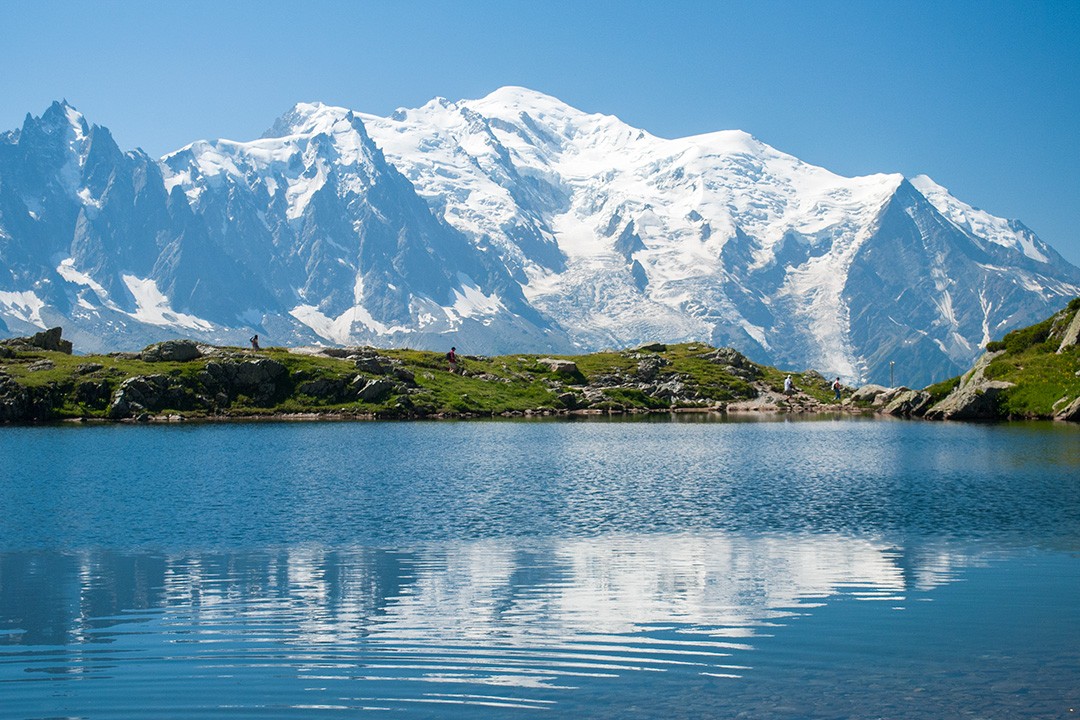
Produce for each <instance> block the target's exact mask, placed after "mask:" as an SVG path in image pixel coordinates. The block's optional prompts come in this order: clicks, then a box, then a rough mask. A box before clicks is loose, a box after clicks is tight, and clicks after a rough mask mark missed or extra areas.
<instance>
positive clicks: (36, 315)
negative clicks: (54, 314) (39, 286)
mask: <svg viewBox="0 0 1080 720" xmlns="http://www.w3.org/2000/svg"><path fill="white" fill-rule="evenodd" d="M0 306H3V307H4V309H5V310H6V312H7V313H8V314H10V315H11V316H13V317H16V318H18V319H19V320H22V321H23V322H25V323H30V324H31V325H36V326H37V327H39V328H41V329H43V330H44V329H47V328H46V327H45V322H44V321H43V320H42V319H41V311H42V310H43V309H44V308H45V302H44V301H43V300H42V299H41V298H39V297H38V296H37V294H36V293H34V292H33V291H32V290H23V291H21V292H11V291H4V290H0Z"/></svg>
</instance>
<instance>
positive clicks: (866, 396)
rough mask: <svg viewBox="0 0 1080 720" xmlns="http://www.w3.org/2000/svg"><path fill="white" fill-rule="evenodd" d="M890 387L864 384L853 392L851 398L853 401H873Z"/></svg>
mask: <svg viewBox="0 0 1080 720" xmlns="http://www.w3.org/2000/svg"><path fill="white" fill-rule="evenodd" d="M888 390H889V388H887V387H885V386H884V385H874V384H872V383H871V384H869V385H863V386H862V387H861V388H859V389H858V390H856V391H855V392H853V393H852V394H851V400H852V401H853V402H873V400H874V398H876V397H877V396H878V395H880V394H882V393H883V392H888Z"/></svg>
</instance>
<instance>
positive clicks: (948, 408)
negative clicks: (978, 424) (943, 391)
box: [924, 380, 1013, 420]
mask: <svg viewBox="0 0 1080 720" xmlns="http://www.w3.org/2000/svg"><path fill="white" fill-rule="evenodd" d="M1011 387H1013V384H1012V383H1009V382H1000V381H997V380H990V381H986V380H984V381H982V382H978V383H968V384H966V385H963V386H961V387H958V388H957V389H955V390H953V391H952V392H951V393H949V395H948V397H946V398H945V399H944V400H942V401H941V402H939V403H938V404H937V405H935V406H934V407H932V408H930V409H929V410H927V411H926V415H925V416H924V417H926V418H927V419H928V420H997V419H999V418H1000V417H1001V409H1000V404H1001V396H1002V392H1003V391H1005V390H1007V389H1009V388H1011Z"/></svg>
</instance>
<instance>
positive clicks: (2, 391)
mask: <svg viewBox="0 0 1080 720" xmlns="http://www.w3.org/2000/svg"><path fill="white" fill-rule="evenodd" d="M29 408H30V397H29V393H28V392H27V391H26V388H24V387H23V386H22V385H20V384H19V383H17V382H16V381H15V379H14V378H12V377H11V376H9V375H4V374H3V373H0V422H19V421H22V420H26V419H28V415H29Z"/></svg>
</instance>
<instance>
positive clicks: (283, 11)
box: [0, 0, 1080, 264]
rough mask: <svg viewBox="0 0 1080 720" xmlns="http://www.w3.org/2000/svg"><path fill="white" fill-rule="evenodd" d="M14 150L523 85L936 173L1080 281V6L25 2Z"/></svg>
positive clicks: (178, 134) (718, 0)
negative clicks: (34, 130)
mask: <svg viewBox="0 0 1080 720" xmlns="http://www.w3.org/2000/svg"><path fill="white" fill-rule="evenodd" d="M2 19H3V25H2V26H0V68H2V69H3V70H2V71H0V129H10V128H14V127H17V126H18V125H20V124H21V122H22V118H23V116H24V115H25V114H26V113H27V112H32V113H33V114H35V115H37V114H40V113H41V112H43V111H44V110H45V108H46V107H47V106H48V104H49V103H50V102H52V100H54V99H60V98H67V99H68V101H70V102H71V103H72V104H74V105H75V106H76V107H78V108H79V109H80V110H82V111H83V113H84V114H86V116H87V117H88V119H89V120H90V121H91V122H94V123H97V124H100V125H105V126H107V127H108V128H110V129H111V130H112V131H113V134H114V136H115V137H116V139H117V141H118V142H119V143H120V145H121V147H124V148H133V147H141V148H143V149H145V150H146V151H147V152H149V153H151V154H152V155H160V154H162V153H164V152H167V151H170V150H173V149H176V148H178V147H180V146H182V145H185V144H187V143H188V142H191V141H193V140H196V139H200V138H214V137H228V138H232V139H237V140H246V139H251V138H254V137H256V136H258V135H259V134H261V132H262V131H263V130H264V129H266V128H267V127H269V126H270V125H271V124H272V122H273V120H274V119H275V118H276V117H277V116H278V115H280V114H281V113H282V112H284V111H285V110H286V109H288V108H289V107H290V106H291V105H293V104H294V103H296V102H298V101H309V100H320V101H323V102H327V103H332V104H337V105H344V106H347V107H351V108H354V109H357V110H362V111H365V112H371V113H378V114H387V113H390V112H392V111H393V110H394V109H395V108H397V107H414V106H417V105H421V104H423V103H424V102H426V101H427V100H429V99H430V98H432V97H434V96H436V95H441V96H444V97H448V98H451V99H460V98H475V97H481V96H483V95H486V94H487V93H489V92H490V91H492V90H494V89H495V88H497V87H500V86H502V85H524V86H526V87H530V88H533V89H535V90H540V91H543V92H546V93H549V94H551V95H554V96H556V97H558V98H560V99H562V100H564V101H566V102H568V103H569V104H571V105H574V106H576V107H579V108H581V109H583V110H587V111H591V112H603V113H607V114H611V115H616V116H618V117H620V118H621V119H623V120H624V121H626V122H628V123H630V124H632V125H635V126H638V127H641V128H644V129H646V130H648V131H649V132H651V133H653V134H655V135H659V136H662V137H678V136H682V135H690V134H695V133H701V132H708V131H712V130H723V129H732V128H738V129H741V130H745V131H747V132H750V133H752V134H753V135H755V136H757V137H758V138H760V139H761V140H763V141H764V142H767V143H769V144H770V145H773V146H774V147H776V148H778V149H780V150H783V151H785V152H789V153H791V154H793V155H796V156H798V157H800V158H802V159H803V160H806V161H807V162H811V163H814V164H817V165H821V166H824V167H826V168H829V169H830V170H833V171H834V172H838V173H841V174H844V175H859V174H866V173H873V172H902V173H904V174H906V175H908V176H911V175H916V174H919V173H925V174H927V175H930V176H931V177H932V178H934V179H935V180H936V181H938V182H939V183H941V184H942V185H945V186H946V187H948V188H949V189H950V190H951V191H952V192H953V194H954V195H956V196H957V197H959V198H960V199H961V200H964V201H966V202H969V203H971V204H973V205H976V206H979V207H982V208H983V209H985V210H988V211H990V212H992V213H994V214H995V215H1001V216H1005V217H1015V218H1019V219H1021V220H1023V221H1024V222H1025V223H1026V224H1027V225H1029V226H1030V227H1031V228H1033V229H1034V230H1035V231H1036V232H1037V233H1038V234H1039V235H1040V236H1041V237H1042V238H1043V239H1044V240H1046V241H1047V242H1049V243H1050V244H1051V245H1053V246H1054V247H1055V248H1056V249H1057V250H1058V251H1059V252H1061V253H1062V254H1063V255H1064V256H1065V257H1066V258H1067V259H1069V260H1070V261H1071V262H1073V263H1075V264H1080V227H1078V224H1077V220H1078V215H1080V0H1058V1H1053V2H1052V1H1039V0H1026V1H1023V2H1002V1H994V0H985V1H980V2H941V1H940V0H937V1H936V2H924V1H922V0H911V1H909V2H891V1H888V0H846V1H844V2H834V1H832V0H802V1H795V0H791V1H780V0H753V1H751V0H746V1H738V2H725V1H723V0H713V1H711V2H690V1H679V0H665V1H664V2H631V1H629V0H626V1H624V2H604V1H596V2H587V1H586V0H578V1H577V2H564V1H562V0H543V1H541V0H536V1H534V2H516V1H515V0H498V1H488V0H473V1H471V2H457V3H455V2H448V1H444V2H407V1H406V0H396V1H394V0H390V1H386V2H384V1H382V0H378V1H374V0H372V1H367V2H364V1H346V2H338V1H329V0H324V1H322V2H319V1H317V0H315V1H312V2H307V3H298V2H295V1H294V2H277V1H276V0H262V1H261V2H244V1H241V0H231V1H227V2H226V1H222V0H215V1H213V2H204V1H202V0H185V1H184V2H156V1H153V0H142V1H134V0H132V1H130V2H92V3H74V2H58V1H50V0H9V1H8V2H5V3H4V5H3V9H2Z"/></svg>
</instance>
